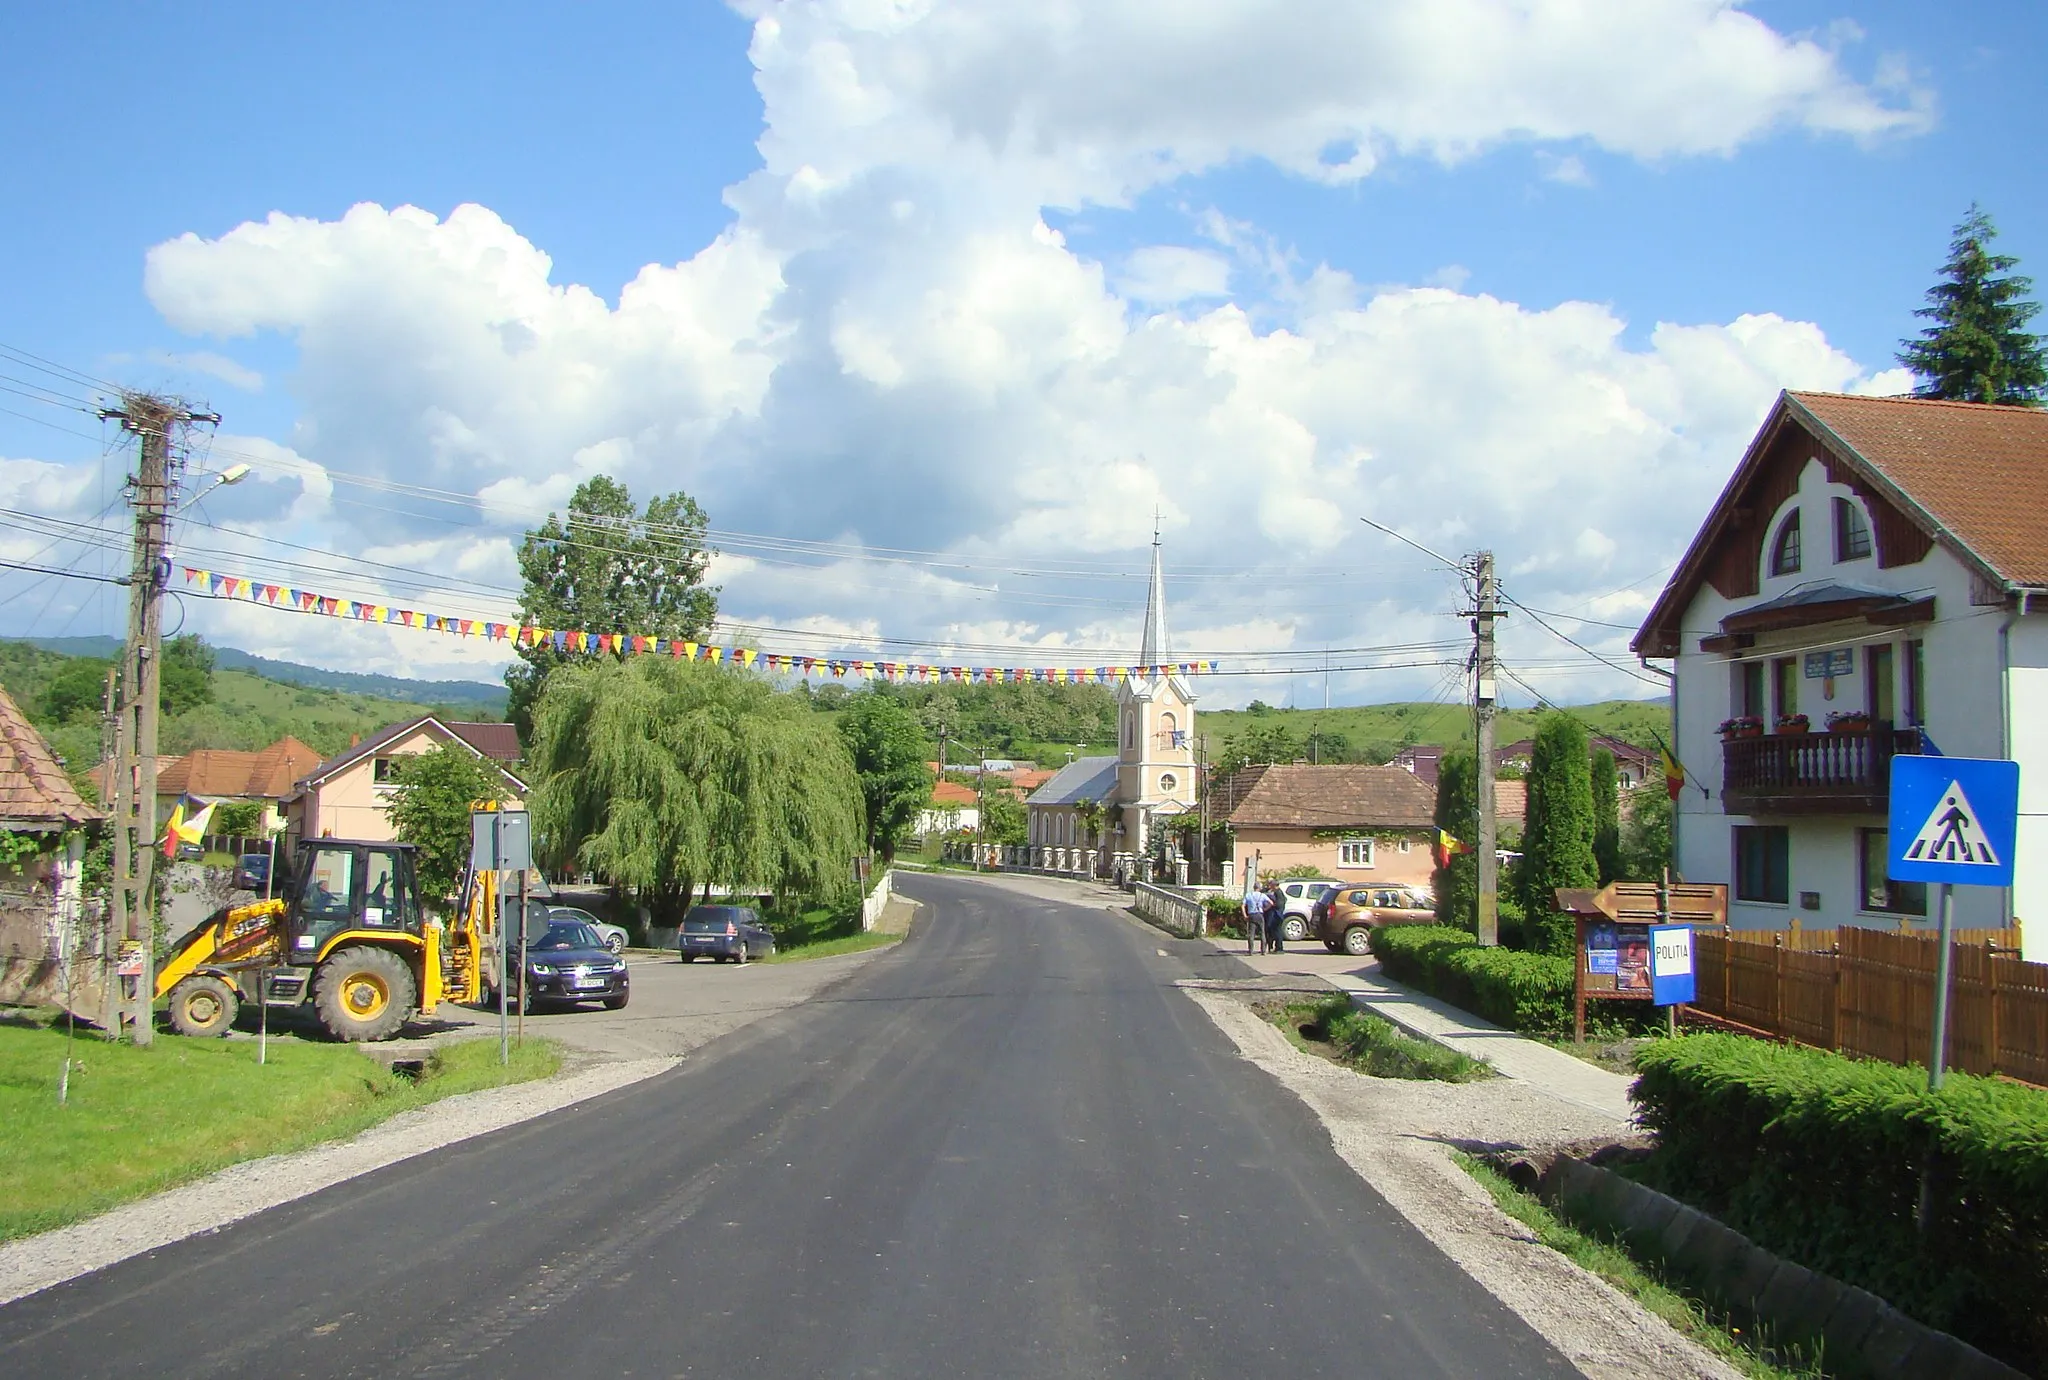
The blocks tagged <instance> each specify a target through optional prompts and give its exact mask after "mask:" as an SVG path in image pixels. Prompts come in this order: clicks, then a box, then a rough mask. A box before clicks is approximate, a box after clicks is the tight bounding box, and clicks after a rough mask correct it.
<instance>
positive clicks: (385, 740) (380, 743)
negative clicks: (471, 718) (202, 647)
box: [298, 714, 526, 791]
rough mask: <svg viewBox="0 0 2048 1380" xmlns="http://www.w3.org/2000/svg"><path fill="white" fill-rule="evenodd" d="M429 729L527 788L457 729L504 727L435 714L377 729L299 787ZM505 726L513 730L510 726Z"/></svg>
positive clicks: (314, 783) (302, 780)
mask: <svg viewBox="0 0 2048 1380" xmlns="http://www.w3.org/2000/svg"><path fill="white" fill-rule="evenodd" d="M429 726H431V727H432V728H433V729H435V730H437V731H438V732H439V734H440V736H441V737H442V738H443V739H444V740H446V741H448V742H452V743H461V744H462V745H463V746H464V747H466V748H468V749H469V750H470V751H471V752H474V753H475V754H476V755H477V756H479V757H481V758H483V759H484V760H486V761H488V762H490V763H491V764H492V765H493V766H495V767H497V768H498V770H499V771H502V772H504V773H505V779H506V780H507V781H510V782H511V783H512V784H513V785H514V786H516V787H517V788H518V789H520V790H522V791H524V790H525V789H526V783H525V782H524V781H522V780H520V779H519V777H517V776H515V775H514V774H513V773H512V772H510V771H507V770H506V769H505V764H504V763H503V762H501V761H498V760H497V759H495V758H493V757H492V756H491V754H490V753H488V752H485V751H484V750H483V749H482V748H480V747H478V746H477V745H476V744H475V743H473V742H470V741H469V739H468V738H467V737H466V736H465V735H463V734H462V733H459V732H457V729H461V728H470V729H474V728H479V727H482V728H495V727H500V726H501V725H496V724H481V725H480V724H458V723H449V722H447V721H445V720H442V719H438V718H435V717H434V716H433V715H432V714H422V715H420V716H419V717H418V718H417V719H407V720H406V721H405V722H404V723H398V724H392V725H390V726H388V727H386V728H381V729H379V730H377V732H375V733H373V734H371V735H370V736H369V737H367V738H365V739H364V740H363V741H362V742H360V743H357V744H355V745H354V746H353V747H350V748H348V749H347V750H345V751H343V752H339V753H337V754H335V755H334V756H332V757H330V758H328V759H327V760H326V761H325V762H322V763H320V765H319V766H317V767H315V768H313V770H312V771H310V772H308V773H306V775H305V776H303V777H301V778H300V779H299V781H298V785H299V787H301V788H304V787H307V786H317V785H319V784H320V783H321V782H323V781H327V780H331V779H332V778H333V777H335V776H337V775H339V774H340V773H342V772H344V771H347V770H348V769H349V768H350V767H352V766H354V765H355V764H356V763H358V762H360V761H362V760H364V759H365V758H368V757H374V756H376V755H377V753H378V752H379V751H381V750H382V749H384V748H386V747H389V746H390V745H391V744H392V743H395V742H397V741H399V740H400V739H402V738H405V737H407V736H408V735H410V734H412V733H414V732H415V731H417V730H418V729H420V728H423V727H429ZM502 726H503V727H510V725H502Z"/></svg>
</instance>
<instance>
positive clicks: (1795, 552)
mask: <svg viewBox="0 0 2048 1380" xmlns="http://www.w3.org/2000/svg"><path fill="white" fill-rule="evenodd" d="M1798 573H1799V510H1798V509H1797V508H1794V509H1793V510H1792V516H1790V517H1788V518H1786V519H1785V521H1784V522H1783V523H1782V524H1781V525H1780V526H1779V528H1778V539H1777V540H1776V541H1774V542H1772V543H1771V574H1773V575H1797V574H1798Z"/></svg>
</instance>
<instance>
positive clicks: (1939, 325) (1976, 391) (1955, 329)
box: [1898, 203, 2048, 405]
mask: <svg viewBox="0 0 2048 1380" xmlns="http://www.w3.org/2000/svg"><path fill="white" fill-rule="evenodd" d="M1997 236H1998V230H1997V227H1995V226H1993V225H1992V223H1991V217H1989V216H1987V215H1985V214H1984V212H1983V211H1982V210H1980V209H1979V208H1978V207H1977V205H1976V204H1975V203H1972V204H1971V206H1970V213H1969V214H1968V215H1966V216H1964V217H1963V221H1962V224H1960V225H1958V226H1956V229H1955V238H1954V239H1952V240H1950V241H1949V247H1948V262H1947V263H1945V264H1943V265H1942V266H1941V271H1942V281H1940V282H1938V283H1936V284H1935V285H1934V286H1933V287H1931V288H1929V289H1928V290H1927V305H1926V306H1924V307H1922V308H1920V309H1919V310H1918V311H1916V312H1914V313H1913V314H1914V315H1915V316H1917V317H1920V318H1921V319H1922V320H1924V321H1929V322H1932V323H1933V324H1932V325H1930V326H1928V327H1926V328H1925V329H1924V330H1922V331H1921V332H1920V338H1919V339H1917V340H1902V341H1900V342H1899V356H1898V359H1899V363H1901V364H1903V365H1905V366H1906V367H1907V368H1908V369H1911V370H1912V371H1913V373H1914V374H1915V375H1917V376H1918V378H1919V380H1920V382H1919V386H1918V387H1917V388H1915V389H1914V392H1915V394H1917V395H1918V396H1920V397H1923V398H1947V399H1950V400H1951V401H1957V402H1980V403H2010V404H2021V405H2032V404H2035V403H2038V402H2040V401H2041V399H2042V398H2043V396H2044V395H2048V351H2044V350H2043V348H2042V340H2041V337H2040V336H2037V335H2035V334H2033V333H2032V332H2031V331H2029V330H2028V329H2027V323H2028V322H2030V321H2032V320H2033V319H2034V316H2035V314H2036V313H2037V312H2039V311H2040V310H2041V305H2040V303H2038V302H2030V301H2028V300H2027V294H2028V293H2030V292H2032V291H2033V289H2034V283H2033V280H2032V279H2031V278H2022V277H2020V276H2018V275H2017V274H2014V273H2012V272H2011V270H2012V269H2014V268H2016V267H2018V265H2019V260H2018V259H2016V258H2014V257H2012V256H2011V255H2010V254H1993V253H1992V252H1991V250H1990V244H1991V241H1992V240H1993V239H1995V238H1997ZM2000 275H2004V276H2000Z"/></svg>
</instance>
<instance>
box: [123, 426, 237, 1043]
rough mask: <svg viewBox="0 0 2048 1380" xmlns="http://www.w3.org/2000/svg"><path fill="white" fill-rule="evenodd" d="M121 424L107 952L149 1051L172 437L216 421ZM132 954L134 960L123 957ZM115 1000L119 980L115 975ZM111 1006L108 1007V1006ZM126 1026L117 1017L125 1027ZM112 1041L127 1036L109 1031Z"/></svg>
mask: <svg viewBox="0 0 2048 1380" xmlns="http://www.w3.org/2000/svg"><path fill="white" fill-rule="evenodd" d="M100 415H101V416H102V417H103V418H105V419H107V420H109V421H117V422H119V423H120V424H121V429H122V430H123V431H127V432H132V433H133V434H134V435H135V436H136V437H137V439H138V440H139V441H140V442H141V459H140V462H139V464H138V465H137V468H136V472H135V477H134V482H133V484H132V485H131V487H130V491H129V504H130V506H131V507H133V508H134V510H135V563H134V566H133V568H132V569H131V571H130V573H129V576H128V632H127V639H126V645H125V647H124V648H123V650H122V654H121V680H120V686H119V694H118V697H117V702H116V703H115V705H114V706H113V708H114V715H113V718H114V757H113V764H114V771H113V775H114V781H113V788H114V802H113V813H114V820H113V824H114V878H113V888H112V898H111V899H112V905H111V907H110V908H109V920H108V925H109V933H108V936H107V938H108V941H109V942H108V944H107V949H108V952H109V955H110V956H111V957H110V962H112V963H113V964H114V965H115V966H116V967H121V966H126V967H135V966H136V965H137V964H138V963H139V965H140V966H139V968H138V969H137V971H136V974H135V992H134V996H133V997H132V998H131V999H130V1000H129V1001H128V1002H127V1003H125V1005H126V1007H127V1009H126V1011H125V1013H122V1014H124V1015H125V1016H126V1019H127V1020H128V1022H129V1026H130V1032H129V1033H130V1037H131V1038H132V1039H133V1040H134V1041H135V1043H136V1044H138V1045H147V1044H149V1043H150V1041H151V1039H152V1038H153V1037H154V1035H155V1028H154V1022H153V1020H152V1019H151V1012H152V1010H153V1008H154V1006H155V996H156V993H155V986H156V972H155V969H156V949H155V943H156V934H155V928H156V927H155V923H154V922H155V907H154V905H153V904H152V902H151V890H152V888H151V882H152V880H153V876H152V874H153V872H154V867H155V862H156V844H157V832H156V747H157V710H158V705H159V703H160V691H161V686H162V669H163V668H162V660H163V657H162V653H163V591H164V585H165V584H166V583H167V581H168V577H169V573H170V571H169V560H168V558H167V555H166V552H167V550H168V548H169V536H170V522H171V512H172V505H173V503H174V502H175V501H176V497H177V485H178V474H177V463H176V462H175V461H174V459H173V456H172V444H171V440H172V433H173V431H174V430H175V431H182V430H183V429H184V428H185V427H187V426H189V425H191V424H192V423H193V422H195V421H202V420H204V421H213V422H217V421H219V420H220V419H219V418H218V417H216V416H211V415H202V414H199V413H195V412H193V411H192V410H191V409H190V408H188V407H186V406H185V405H184V404H183V403H181V402H177V401H174V400H172V399H168V398H159V397H154V396H151V395H148V394H142V393H130V394H128V395H126V396H124V397H123V398H122V399H121V404H120V406H118V407H111V408H107V409H105V410H103V411H102V412H101V414H100ZM124 948H126V949H127V954H126V956H125V957H124V956H121V951H122V950H123V949H124ZM107 979H108V983H107V985H108V990H109V991H115V990H118V986H119V977H118V976H117V975H116V973H114V972H109V973H108V974H107ZM112 1004H113V1003H112V1002H111V1001H110V1003H109V1005H112ZM118 1019H119V1017H117V1020H118ZM108 1033H109V1034H111V1035H117V1036H118V1034H119V1033H120V1032H119V1030H118V1029H115V1028H110V1029H109V1031H108Z"/></svg>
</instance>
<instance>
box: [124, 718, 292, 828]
mask: <svg viewBox="0 0 2048 1380" xmlns="http://www.w3.org/2000/svg"><path fill="white" fill-rule="evenodd" d="M319 765H320V754H319V753H317V752H315V751H313V749H312V748H309V747H307V746H306V745H305V744H304V743H302V742H300V741H299V740H298V739H297V738H293V737H289V736H287V737H283V738H280V739H278V740H277V741H276V742H274V743H272V744H271V745H270V746H269V747H267V748H264V749H262V750H261V751H259V752H237V751H232V750H230V749H226V748H199V749H197V750H195V751H192V752H188V753H186V754H185V755H184V756H183V757H175V758H172V759H171V760H170V761H169V762H168V763H167V764H163V765H159V766H158V768H157V774H156V795H157V816H158V817H159V818H168V817H169V815H170V812H171V806H172V805H173V804H174V803H175V802H176V801H177V800H178V799H179V797H181V796H188V795H189V796H191V797H193V798H194V799H196V800H203V801H206V802H208V803H215V802H218V803H222V804H235V803H241V802H245V801H256V802H260V803H261V804H262V806H263V819H262V823H261V826H260V832H261V833H264V834H270V833H274V832H275V831H277V830H279V829H282V828H283V827H284V822H285V821H284V805H285V802H286V801H287V800H290V799H291V798H292V796H293V795H294V794H296V793H297V789H298V782H299V781H300V780H301V779H302V778H303V777H305V776H306V775H307V774H308V773H310V772H312V771H313V770H314V769H315V768H317V767H318V766H319Z"/></svg>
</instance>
